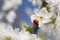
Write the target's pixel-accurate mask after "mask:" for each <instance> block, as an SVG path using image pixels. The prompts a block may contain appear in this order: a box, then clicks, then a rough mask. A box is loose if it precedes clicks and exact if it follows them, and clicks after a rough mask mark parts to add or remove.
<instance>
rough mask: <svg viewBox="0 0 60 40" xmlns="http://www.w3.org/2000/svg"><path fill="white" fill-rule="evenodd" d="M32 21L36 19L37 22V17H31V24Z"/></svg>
mask: <svg viewBox="0 0 60 40" xmlns="http://www.w3.org/2000/svg"><path fill="white" fill-rule="evenodd" d="M34 19H37V20H38V17H37V16H35V15H32V16H31V22H32V23H33V20H34Z"/></svg>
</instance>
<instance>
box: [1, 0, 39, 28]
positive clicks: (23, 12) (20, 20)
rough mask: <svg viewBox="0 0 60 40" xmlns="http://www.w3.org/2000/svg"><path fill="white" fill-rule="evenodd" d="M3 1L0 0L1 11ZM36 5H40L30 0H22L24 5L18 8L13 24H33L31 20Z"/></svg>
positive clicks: (20, 25) (17, 25)
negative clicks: (33, 3)
mask: <svg viewBox="0 0 60 40" xmlns="http://www.w3.org/2000/svg"><path fill="white" fill-rule="evenodd" d="M3 2H4V1H3V0H0V11H1V7H2V5H3ZM36 7H38V5H36V6H33V5H32V3H30V2H28V0H22V5H21V6H19V7H18V9H17V10H16V15H17V18H16V19H15V22H14V23H13V25H14V26H16V27H19V28H20V27H22V26H23V25H24V24H25V22H26V23H27V24H28V25H30V26H32V25H33V24H32V23H31V21H30V16H31V14H33V10H34V8H36Z"/></svg>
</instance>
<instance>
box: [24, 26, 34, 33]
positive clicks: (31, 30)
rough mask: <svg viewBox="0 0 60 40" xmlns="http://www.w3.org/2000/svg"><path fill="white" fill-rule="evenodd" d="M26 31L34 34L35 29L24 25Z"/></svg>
mask: <svg viewBox="0 0 60 40" xmlns="http://www.w3.org/2000/svg"><path fill="white" fill-rule="evenodd" d="M24 27H25V29H26V31H29V32H30V33H31V34H32V33H33V29H32V28H31V27H30V26H29V25H24Z"/></svg>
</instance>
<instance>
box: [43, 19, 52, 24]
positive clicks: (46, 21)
mask: <svg viewBox="0 0 60 40" xmlns="http://www.w3.org/2000/svg"><path fill="white" fill-rule="evenodd" d="M50 21H51V20H50V19H45V20H43V21H42V22H43V23H48V22H50Z"/></svg>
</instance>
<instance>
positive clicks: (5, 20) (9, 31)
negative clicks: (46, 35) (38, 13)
mask: <svg viewBox="0 0 60 40" xmlns="http://www.w3.org/2000/svg"><path fill="white" fill-rule="evenodd" d="M21 4H22V0H4V3H3V6H2V9H1V10H2V11H1V12H0V40H41V38H40V37H39V36H37V35H36V34H31V33H30V32H29V31H26V30H25V29H22V30H20V29H19V28H13V27H14V26H13V23H14V20H15V18H16V12H15V10H16V9H17V8H18V6H20V5H21Z"/></svg>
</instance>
